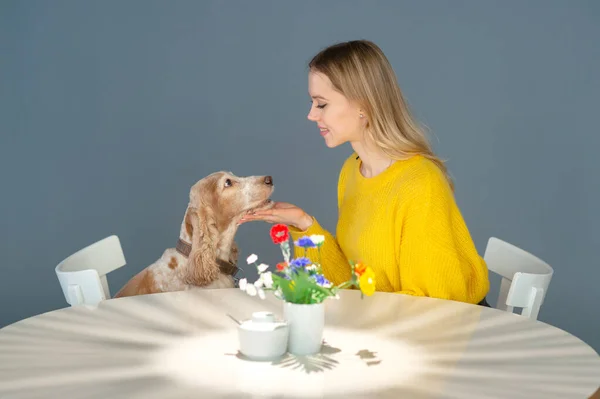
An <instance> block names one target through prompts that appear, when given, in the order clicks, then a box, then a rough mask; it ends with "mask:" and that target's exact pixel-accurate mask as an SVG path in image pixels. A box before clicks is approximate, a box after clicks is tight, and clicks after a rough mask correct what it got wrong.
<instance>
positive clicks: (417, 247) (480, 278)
mask: <svg viewBox="0 0 600 399" xmlns="http://www.w3.org/2000/svg"><path fill="white" fill-rule="evenodd" d="M406 194H407V196H408V198H407V200H406V202H405V203H404V206H403V207H404V209H403V210H402V211H401V214H400V215H399V217H398V218H397V220H396V223H397V225H396V231H397V232H400V231H401V237H400V239H399V241H398V243H397V245H398V248H397V251H396V253H397V259H398V264H399V267H400V273H399V278H400V287H401V290H400V291H398V292H400V293H404V294H409V295H419V296H429V297H435V298H442V299H451V300H456V301H462V302H469V303H477V302H479V301H480V300H481V299H482V298H483V297H484V296H485V294H486V293H487V291H488V289H489V282H488V279H487V268H486V266H485V264H484V263H483V260H482V259H481V258H480V257H479V255H478V254H477V251H476V249H475V246H474V244H473V241H472V240H471V236H470V234H469V232H468V230H467V227H466V224H465V222H464V220H463V218H462V216H461V214H460V211H459V209H458V207H457V205H456V203H455V200H454V196H453V193H452V190H451V189H450V186H449V185H448V184H447V182H446V181H445V177H444V176H443V175H441V173H436V172H435V171H430V173H426V174H422V175H419V176H414V178H413V179H412V180H411V182H410V185H409V190H407V192H406Z"/></svg>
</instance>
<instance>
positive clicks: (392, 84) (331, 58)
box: [308, 40, 454, 189]
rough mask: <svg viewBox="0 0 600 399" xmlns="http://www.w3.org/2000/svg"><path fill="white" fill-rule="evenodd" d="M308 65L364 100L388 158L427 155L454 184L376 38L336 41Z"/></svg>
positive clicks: (370, 129)
mask: <svg viewBox="0 0 600 399" xmlns="http://www.w3.org/2000/svg"><path fill="white" fill-rule="evenodd" d="M308 67H309V69H310V70H311V71H313V72H319V73H322V74H324V75H325V76H327V77H328V78H329V80H330V81H331V83H332V84H333V87H334V89H335V90H337V91H339V92H340V93H341V94H343V95H344V96H345V97H346V98H348V99H349V100H350V101H353V102H355V103H357V104H359V105H360V107H361V110H362V111H364V112H363V113H364V115H365V116H366V118H367V128H366V133H367V134H368V135H369V138H370V139H371V140H372V141H373V142H374V143H375V144H376V145H377V146H378V147H379V148H380V149H381V150H382V151H383V152H384V153H385V154H386V155H387V156H388V157H390V158H391V159H394V160H404V159H407V158H410V157H411V156H413V155H417V154H419V155H422V156H424V157H426V158H428V159H430V160H431V161H432V162H434V163H435V164H436V165H437V166H438V167H439V168H440V169H441V170H442V172H443V173H444V175H445V176H446V179H447V180H448V183H449V184H450V187H451V188H452V189H454V184H453V182H452V179H451V177H450V175H449V173H448V170H447V168H446V165H445V164H444V162H443V161H442V160H441V159H440V158H438V157H437V156H436V155H435V154H434V153H433V150H432V148H431V145H430V143H429V140H428V138H427V135H426V132H425V129H424V128H423V127H421V126H419V124H418V123H417V122H416V120H415V119H414V118H413V116H412V115H411V113H410V110H409V108H408V104H407V103H406V101H405V100H404V97H403V95H402V92H401V90H400V86H399V85H398V81H397V79H396V74H395V73H394V70H393V69H392V66H391V64H390V62H389V60H388V59H387V57H386V56H385V55H384V54H383V51H382V50H381V49H380V48H379V47H378V46H377V45H376V44H375V43H373V42H370V41H368V40H354V41H349V42H343V43H338V44H334V45H332V46H329V47H327V48H325V49H323V50H321V51H320V52H319V53H318V54H317V55H315V56H314V57H313V59H312V60H311V61H310V62H309V64H308Z"/></svg>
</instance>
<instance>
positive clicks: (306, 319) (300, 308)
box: [283, 302, 325, 356]
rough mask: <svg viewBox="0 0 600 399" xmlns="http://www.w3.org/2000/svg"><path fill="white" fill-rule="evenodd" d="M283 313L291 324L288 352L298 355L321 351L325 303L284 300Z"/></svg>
mask: <svg viewBox="0 0 600 399" xmlns="http://www.w3.org/2000/svg"><path fill="white" fill-rule="evenodd" d="M283 315H284V318H285V319H286V320H287V322H288V324H289V334H288V352H290V353H291V354H293V355H298V356H306V355H313V354H315V353H319V352H320V351H321V345H322V344H323V329H324V328H325V306H324V304H323V303H315V304H297V303H290V302H284V303H283Z"/></svg>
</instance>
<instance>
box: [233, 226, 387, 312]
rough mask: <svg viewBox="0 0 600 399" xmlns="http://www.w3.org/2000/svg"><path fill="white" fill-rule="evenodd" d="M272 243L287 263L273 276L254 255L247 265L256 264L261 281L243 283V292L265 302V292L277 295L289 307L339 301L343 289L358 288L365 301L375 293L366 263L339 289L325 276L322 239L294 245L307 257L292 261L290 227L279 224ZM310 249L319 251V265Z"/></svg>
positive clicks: (304, 239) (353, 270) (316, 237)
mask: <svg viewBox="0 0 600 399" xmlns="http://www.w3.org/2000/svg"><path fill="white" fill-rule="evenodd" d="M270 235H271V240H272V241H273V243H274V244H276V245H279V246H280V248H281V253H282V254H283V262H280V263H278V264H277V265H276V267H275V269H276V270H274V271H273V272H271V271H269V270H268V269H269V266H268V265H266V264H264V263H261V264H258V265H256V261H257V260H258V257H257V256H256V255H255V254H252V255H250V256H249V257H248V258H247V259H246V261H247V263H248V264H254V265H255V266H256V269H257V271H258V276H259V277H258V279H257V280H256V281H255V282H254V283H249V282H248V281H247V279H245V278H244V279H241V280H240V281H239V288H240V289H241V290H243V291H245V292H246V293H247V294H249V295H252V296H255V295H258V296H259V297H260V298H261V299H264V298H265V291H273V292H274V294H275V296H276V297H278V298H279V299H282V300H284V301H286V302H289V303H295V304H315V303H322V302H323V301H324V300H325V299H326V298H329V297H334V298H338V295H337V292H338V291H339V290H340V289H343V288H349V287H355V288H358V289H359V290H360V291H361V297H363V296H364V295H372V294H373V293H374V292H375V273H374V272H373V270H372V269H371V268H370V267H367V266H365V265H364V264H363V263H360V262H358V263H354V262H350V269H351V276H352V277H351V279H350V280H349V281H346V282H344V283H342V284H339V285H337V286H336V285H334V284H332V283H331V282H330V281H329V280H327V278H326V277H325V276H324V274H323V270H322V267H321V247H322V246H323V243H324V242H325V237H324V236H322V235H311V236H304V237H301V238H299V239H298V240H297V241H296V242H294V245H295V246H296V247H301V248H304V256H302V257H297V258H294V259H290V253H291V248H290V244H289V238H290V235H289V230H288V228H287V226H286V225H283V224H276V225H273V227H271V230H270ZM309 248H317V250H318V257H319V260H318V262H313V261H312V260H311V259H309V258H308V257H307V252H308V249H309Z"/></svg>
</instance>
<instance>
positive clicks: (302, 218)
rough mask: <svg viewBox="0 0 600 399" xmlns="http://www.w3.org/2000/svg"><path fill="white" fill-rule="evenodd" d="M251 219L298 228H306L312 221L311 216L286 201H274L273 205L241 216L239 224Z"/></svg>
mask: <svg viewBox="0 0 600 399" xmlns="http://www.w3.org/2000/svg"><path fill="white" fill-rule="evenodd" d="M253 220H262V221H265V222H268V223H281V224H285V225H288V226H294V227H295V228H297V229H299V230H302V231H304V230H306V229H308V228H309V227H310V226H311V225H312V222H313V218H312V217H311V216H310V215H309V214H307V213H306V212H304V211H303V210H302V209H301V208H298V207H297V206H296V205H293V204H290V203H287V202H276V203H275V204H274V205H273V207H271V208H269V209H264V210H257V211H255V212H254V213H249V214H247V215H245V216H244V217H242V219H241V220H240V222H239V224H242V223H246V222H251V221H253Z"/></svg>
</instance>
